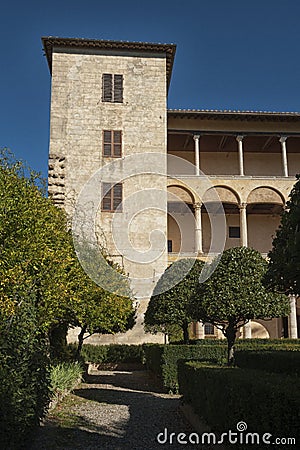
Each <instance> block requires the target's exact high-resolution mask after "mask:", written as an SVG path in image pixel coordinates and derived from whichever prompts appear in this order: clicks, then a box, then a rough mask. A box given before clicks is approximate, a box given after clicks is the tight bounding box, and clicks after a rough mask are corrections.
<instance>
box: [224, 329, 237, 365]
mask: <svg viewBox="0 0 300 450" xmlns="http://www.w3.org/2000/svg"><path fill="white" fill-rule="evenodd" d="M236 332H237V330H236V329H235V327H234V326H233V325H232V324H230V323H229V325H228V327H227V328H226V332H225V336H226V339H227V364H228V366H232V365H233V363H234V343H235V339H236Z"/></svg>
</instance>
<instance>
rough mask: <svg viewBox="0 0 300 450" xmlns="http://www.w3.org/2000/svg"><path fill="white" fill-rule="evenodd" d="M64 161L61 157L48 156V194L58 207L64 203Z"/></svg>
mask: <svg viewBox="0 0 300 450" xmlns="http://www.w3.org/2000/svg"><path fill="white" fill-rule="evenodd" d="M65 160H66V158H65V157H63V156H57V155H53V154H50V155H49V172H48V193H49V196H50V197H52V198H53V201H54V204H55V205H56V206H59V207H63V206H64V202H65Z"/></svg>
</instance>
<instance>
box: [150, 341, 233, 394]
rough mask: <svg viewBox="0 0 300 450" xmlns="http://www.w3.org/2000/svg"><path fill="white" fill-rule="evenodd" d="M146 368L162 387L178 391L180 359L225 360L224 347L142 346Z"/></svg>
mask: <svg viewBox="0 0 300 450" xmlns="http://www.w3.org/2000/svg"><path fill="white" fill-rule="evenodd" d="M143 347H144V352H145V360H146V365H147V368H148V369H150V370H152V372H154V373H155V374H156V375H157V376H158V377H160V378H161V379H162V382H163V385H164V387H165V388H166V389H167V390H169V391H172V392H177V391H178V377H177V362H178V360H180V359H196V358H197V359H199V358H201V359H206V360H216V361H223V360H224V359H226V348H227V347H226V344H225V345H158V344H144V346H143Z"/></svg>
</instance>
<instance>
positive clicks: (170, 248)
mask: <svg viewBox="0 0 300 450" xmlns="http://www.w3.org/2000/svg"><path fill="white" fill-rule="evenodd" d="M172 252H173V241H172V240H171V239H168V253H172Z"/></svg>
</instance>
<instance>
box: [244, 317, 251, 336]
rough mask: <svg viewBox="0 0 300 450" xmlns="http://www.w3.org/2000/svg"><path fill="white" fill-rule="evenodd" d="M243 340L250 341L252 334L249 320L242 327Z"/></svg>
mask: <svg viewBox="0 0 300 450" xmlns="http://www.w3.org/2000/svg"><path fill="white" fill-rule="evenodd" d="M243 328H244V339H251V337H252V332H251V320H250V321H249V322H248V323H246V324H245V325H244V327H243Z"/></svg>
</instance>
